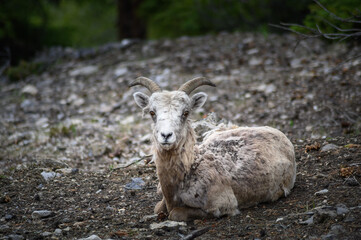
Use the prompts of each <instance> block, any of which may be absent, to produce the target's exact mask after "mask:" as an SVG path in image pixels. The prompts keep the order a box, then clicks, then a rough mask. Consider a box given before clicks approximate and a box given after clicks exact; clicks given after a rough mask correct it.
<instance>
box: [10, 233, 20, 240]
mask: <svg viewBox="0 0 361 240" xmlns="http://www.w3.org/2000/svg"><path fill="white" fill-rule="evenodd" d="M8 237H9V240H23V239H24V237H23V236H21V235H17V234H11V235H9V236H8Z"/></svg>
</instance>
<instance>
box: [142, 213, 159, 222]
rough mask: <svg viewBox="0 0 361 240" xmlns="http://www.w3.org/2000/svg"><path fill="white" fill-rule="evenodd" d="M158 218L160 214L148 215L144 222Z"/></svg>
mask: <svg viewBox="0 0 361 240" xmlns="http://www.w3.org/2000/svg"><path fill="white" fill-rule="evenodd" d="M157 218H158V214H152V215H146V216H144V217H143V221H144V222H148V221H151V220H156V219H157Z"/></svg>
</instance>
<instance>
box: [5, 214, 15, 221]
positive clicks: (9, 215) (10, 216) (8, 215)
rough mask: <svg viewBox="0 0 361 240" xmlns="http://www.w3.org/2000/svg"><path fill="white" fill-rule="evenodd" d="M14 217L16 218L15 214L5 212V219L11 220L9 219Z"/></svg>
mask: <svg viewBox="0 0 361 240" xmlns="http://www.w3.org/2000/svg"><path fill="white" fill-rule="evenodd" d="M13 218H14V216H13V215H11V214H5V220H6V221H9V220H11V219H13Z"/></svg>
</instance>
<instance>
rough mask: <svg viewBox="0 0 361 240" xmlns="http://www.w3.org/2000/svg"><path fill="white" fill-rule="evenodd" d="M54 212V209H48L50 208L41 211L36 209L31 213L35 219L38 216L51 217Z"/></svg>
mask: <svg viewBox="0 0 361 240" xmlns="http://www.w3.org/2000/svg"><path fill="white" fill-rule="evenodd" d="M52 214H53V212H52V211H48V210H40V211H34V212H33V213H32V214H31V217H32V218H33V219H37V218H47V217H50V216H51V215H52Z"/></svg>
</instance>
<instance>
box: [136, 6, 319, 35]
mask: <svg viewBox="0 0 361 240" xmlns="http://www.w3.org/2000/svg"><path fill="white" fill-rule="evenodd" d="M311 2H312V1H311V0H300V1H281V0H252V1H241V0H183V1H179V0H178V1H177V0H168V1H166V0H144V2H143V4H142V5H141V7H140V9H139V14H140V15H141V16H142V17H144V18H145V19H147V28H148V36H149V37H150V38H159V37H177V36H182V35H199V34H205V33H213V32H219V31H235V30H240V31H268V30H269V29H268V26H267V25H268V23H272V22H273V23H278V22H280V21H292V22H300V21H301V20H302V19H303V17H304V16H305V15H306V14H307V13H308V9H307V6H308V5H309V4H310V3H311Z"/></svg>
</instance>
